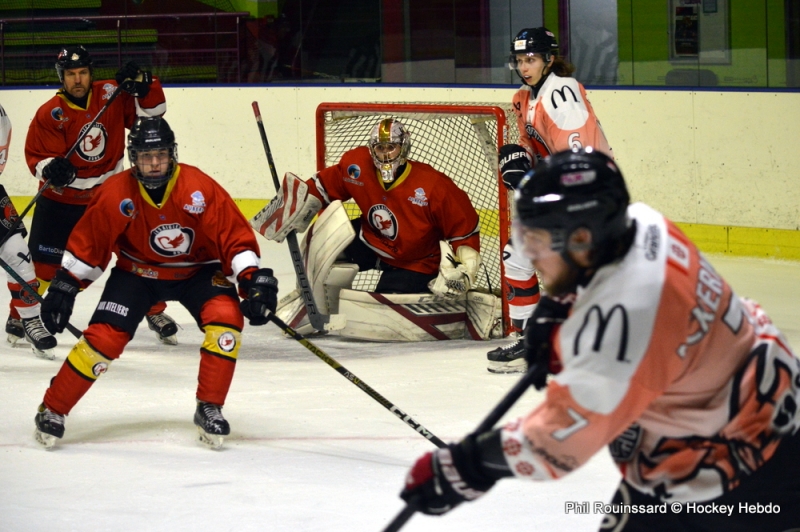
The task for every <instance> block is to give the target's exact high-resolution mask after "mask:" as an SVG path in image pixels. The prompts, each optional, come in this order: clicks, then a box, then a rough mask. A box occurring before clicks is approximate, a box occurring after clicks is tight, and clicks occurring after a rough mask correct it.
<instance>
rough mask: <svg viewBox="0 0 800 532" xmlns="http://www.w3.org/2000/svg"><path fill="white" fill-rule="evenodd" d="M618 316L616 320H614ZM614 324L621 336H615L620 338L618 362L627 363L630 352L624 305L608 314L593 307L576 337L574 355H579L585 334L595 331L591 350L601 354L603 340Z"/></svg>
mask: <svg viewBox="0 0 800 532" xmlns="http://www.w3.org/2000/svg"><path fill="white" fill-rule="evenodd" d="M615 316H616V318H617V319H616V320H614V321H613V322H612V319H613V318H614V317H615ZM612 323H613V324H614V326H615V328H618V330H619V334H618V335H615V336H617V337H618V338H619V346H618V348H617V361H619V362H624V361H625V353H626V352H627V350H628V312H627V311H626V310H625V307H623V306H622V305H619V304H617V305H614V306H613V307H611V310H609V311H608V314H603V309H601V308H600V307H599V306H597V305H593V306H592V307H591V308H590V309H589V311H588V312H587V313H586V315H585V316H584V317H583V324H582V325H581V328H580V329H579V330H578V334H577V335H575V344H574V346H573V349H572V354H573V355H576V356H577V355H578V354H579V353H578V351H579V350H580V346H581V336H582V335H583V332H584V331H586V330H588V331H590V332H591V330H594V331H595V332H594V341H593V342H592V343H591V350H592V351H594V352H595V353H597V352H599V351H600V349H601V347H602V346H603V339H604V337H605V335H606V331H607V330H608V326H609V325H611V324H612Z"/></svg>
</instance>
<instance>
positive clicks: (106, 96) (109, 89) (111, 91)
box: [101, 83, 116, 100]
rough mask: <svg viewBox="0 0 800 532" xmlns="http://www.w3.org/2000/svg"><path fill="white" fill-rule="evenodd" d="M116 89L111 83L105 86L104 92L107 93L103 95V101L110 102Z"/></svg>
mask: <svg viewBox="0 0 800 532" xmlns="http://www.w3.org/2000/svg"><path fill="white" fill-rule="evenodd" d="M115 89H116V86H115V85H112V84H111V83H106V84H105V85H103V90H104V91H106V93H105V94H103V96H102V97H101V99H103V100H108V99H109V98H111V95H112V94H114V90H115Z"/></svg>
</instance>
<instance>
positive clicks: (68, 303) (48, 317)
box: [41, 269, 81, 334]
mask: <svg viewBox="0 0 800 532" xmlns="http://www.w3.org/2000/svg"><path fill="white" fill-rule="evenodd" d="M80 288H81V285H80V283H79V282H78V280H77V279H75V277H73V276H72V275H70V274H69V273H68V272H67V270H63V269H62V270H58V271H56V276H55V277H54V278H53V282H52V283H50V288H48V289H47V296H45V298H44V302H43V303H42V309H41V315H42V323H44V326H45V327H46V328H47V330H48V331H50V334H56V333H61V332H64V329H65V328H66V326H67V323H69V317H70V316H72V307H74V306H75V296H76V295H78V291H80Z"/></svg>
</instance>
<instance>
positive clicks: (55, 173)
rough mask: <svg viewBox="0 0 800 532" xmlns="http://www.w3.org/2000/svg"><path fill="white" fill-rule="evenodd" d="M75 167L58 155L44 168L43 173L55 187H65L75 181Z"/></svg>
mask: <svg viewBox="0 0 800 532" xmlns="http://www.w3.org/2000/svg"><path fill="white" fill-rule="evenodd" d="M76 172H77V170H75V167H74V166H72V163H71V162H69V161H68V160H66V159H65V158H63V157H56V158H54V159H53V160H52V161H50V162H49V163H47V166H45V167H44V169H42V175H43V176H44V178H45V179H49V180H50V185H52V186H54V187H65V186H67V185H69V184H70V183H72V182H73V181H75V177H76Z"/></svg>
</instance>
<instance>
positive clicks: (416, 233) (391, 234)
mask: <svg viewBox="0 0 800 532" xmlns="http://www.w3.org/2000/svg"><path fill="white" fill-rule="evenodd" d="M309 193H311V194H314V195H315V196H317V197H318V198H320V199H321V200H322V202H323V204H329V203H330V202H332V201H335V200H341V201H347V200H349V199H353V200H354V201H355V202H356V204H358V206H359V208H360V209H361V220H362V225H361V234H360V235H359V238H361V240H362V241H363V242H364V243H365V244H366V245H367V246H369V247H370V249H372V250H373V251H374V252H375V253H376V254H377V255H378V256H379V257H380V258H381V260H382V261H383V262H385V263H386V264H389V265H391V266H395V267H397V268H403V269H406V270H411V271H415V272H420V273H425V274H430V273H436V272H438V271H439V262H440V257H441V253H440V251H439V241H440V240H447V241H448V242H450V244H451V245H452V246H453V249H454V250H457V249H458V248H459V247H460V246H462V245H468V246H470V247H471V248H473V249H475V250H478V251H480V236H479V229H480V224H479V220H478V213H477V212H476V211H475V208H474V207H473V206H472V203H471V202H470V200H469V196H467V194H466V193H465V192H464V191H463V190H461V189H460V188H458V186H456V184H455V183H453V180H452V179H450V178H449V177H447V176H446V175H445V174H443V173H441V172H439V171H438V170H436V169H434V168H433V167H432V166H430V165H427V164H425V163H421V162H417V161H408V163H407V164H406V168H405V170H404V171H403V173H402V175H400V176H399V177H398V178H397V179H395V181H394V182H393V183H392V185H391V186H390V187H389V189H388V190H386V189H385V188H384V186H383V182H382V180H381V178H380V176H379V175H378V173H377V171H376V168H375V163H374V162H373V161H372V156H371V155H370V152H369V148H367V147H366V146H362V147H359V148H356V149H354V150H350V151H348V152H347V153H345V154H344V155H342V158H341V160H340V161H339V164H337V165H335V166H331V167H328V168H325V169H324V170H321V171H319V172H317V173H316V174H315V175H314V177H313V178H312V179H311V180H310V181H309Z"/></svg>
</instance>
